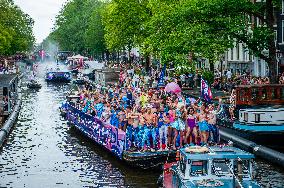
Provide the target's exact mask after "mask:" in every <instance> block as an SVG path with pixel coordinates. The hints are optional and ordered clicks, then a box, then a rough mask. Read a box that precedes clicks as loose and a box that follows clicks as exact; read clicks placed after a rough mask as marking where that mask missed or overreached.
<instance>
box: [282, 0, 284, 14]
mask: <svg viewBox="0 0 284 188" xmlns="http://www.w3.org/2000/svg"><path fill="white" fill-rule="evenodd" d="M282 14H284V0H282Z"/></svg>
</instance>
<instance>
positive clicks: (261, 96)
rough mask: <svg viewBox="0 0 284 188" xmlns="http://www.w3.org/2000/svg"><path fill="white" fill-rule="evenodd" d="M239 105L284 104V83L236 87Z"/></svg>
mask: <svg viewBox="0 0 284 188" xmlns="http://www.w3.org/2000/svg"><path fill="white" fill-rule="evenodd" d="M236 104H237V105H250V106H253V105H271V104H284V85H280V84H274V85H250V86H238V87H237V88H236Z"/></svg>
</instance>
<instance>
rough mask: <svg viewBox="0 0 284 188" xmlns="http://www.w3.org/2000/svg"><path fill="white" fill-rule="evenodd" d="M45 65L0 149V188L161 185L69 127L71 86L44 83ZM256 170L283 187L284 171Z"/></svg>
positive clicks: (261, 166)
mask: <svg viewBox="0 0 284 188" xmlns="http://www.w3.org/2000/svg"><path fill="white" fill-rule="evenodd" d="M44 67H45V65H41V66H40V69H39V72H40V73H41V74H40V77H41V78H40V82H41V84H42V86H43V87H42V88H41V89H40V90H39V91H38V92H36V91H31V90H29V89H27V88H26V87H23V104H22V109H21V111H20V114H19V118H18V121H17V122H16V124H15V126H14V129H13V131H12V133H11V134H10V135H9V138H8V141H7V143H6V144H5V145H4V147H3V148H1V149H0V187H13V188H14V187H15V188H18V187H19V188H21V187H28V188H30V187H31V188H33V187H35V188H37V187H47V188H49V187H52V188H53V187H68V188H69V187H75V188H76V187H139V188H140V187H157V186H156V181H157V178H158V177H159V172H152V171H141V170H137V169H132V168H130V167H127V165H126V164H124V163H123V162H120V161H119V160H117V159H116V158H115V157H113V156H111V155H110V154H109V153H107V152H106V151H104V150H102V149H100V148H99V147H98V146H96V145H95V144H94V143H93V142H92V141H90V140H88V139H86V138H85V137H84V136H82V135H81V134H80V133H79V132H78V131H76V130H74V129H72V128H70V127H69V126H68V125H67V122H66V121H65V120H63V119H62V118H61V117H60V115H59V111H58V107H59V105H60V103H61V102H62V101H63V100H64V98H65V96H66V94H67V92H68V90H69V89H70V87H71V86H70V85H68V84H56V85H55V84H48V83H46V82H45V81H44V79H43V76H44V71H43V69H44ZM23 85H25V80H24V83H23ZM254 167H255V174H254V176H255V178H256V179H257V181H258V182H259V183H260V184H261V185H262V186H263V187H279V188H280V187H284V171H283V170H282V169H279V168H278V167H276V166H274V165H271V164H269V163H267V162H265V161H262V160H256V162H255V164H254Z"/></svg>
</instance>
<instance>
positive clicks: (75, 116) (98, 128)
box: [64, 103, 130, 158]
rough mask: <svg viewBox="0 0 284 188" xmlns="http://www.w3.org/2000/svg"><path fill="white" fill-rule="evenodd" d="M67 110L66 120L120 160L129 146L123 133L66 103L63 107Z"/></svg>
mask: <svg viewBox="0 0 284 188" xmlns="http://www.w3.org/2000/svg"><path fill="white" fill-rule="evenodd" d="M64 107H65V108H66V109H67V119H68V121H69V122H71V123H72V124H74V125H75V126H76V127H77V128H78V129H80V130H81V131H82V132H83V133H84V134H86V135H87V136H88V137H89V138H91V139H92V140H94V141H95V142H96V143H98V144H100V145H101V146H103V147H104V148H106V149H107V150H109V151H110V152H112V153H113V154H115V155H116V156H118V157H119V158H122V155H123V151H125V150H127V149H128V148H129V146H130V144H129V143H128V142H126V140H127V139H126V134H125V132H124V131H122V130H120V129H118V128H117V127H114V126H112V125H109V124H105V123H104V122H102V121H101V120H99V119H97V118H95V117H93V116H91V115H88V114H85V113H84V112H82V111H80V110H78V109H76V108H75V107H73V106H71V105H70V104H68V103H66V104H65V106H64Z"/></svg>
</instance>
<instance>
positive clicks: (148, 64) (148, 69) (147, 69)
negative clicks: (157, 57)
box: [145, 55, 151, 73]
mask: <svg viewBox="0 0 284 188" xmlns="http://www.w3.org/2000/svg"><path fill="white" fill-rule="evenodd" d="M145 60H146V64H145V69H146V72H147V73H149V71H150V63H151V59H150V56H149V55H147V56H146V59H145Z"/></svg>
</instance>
